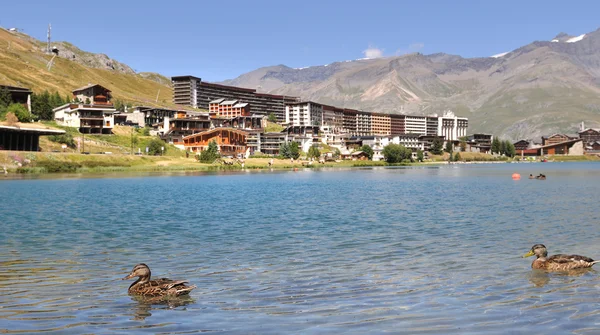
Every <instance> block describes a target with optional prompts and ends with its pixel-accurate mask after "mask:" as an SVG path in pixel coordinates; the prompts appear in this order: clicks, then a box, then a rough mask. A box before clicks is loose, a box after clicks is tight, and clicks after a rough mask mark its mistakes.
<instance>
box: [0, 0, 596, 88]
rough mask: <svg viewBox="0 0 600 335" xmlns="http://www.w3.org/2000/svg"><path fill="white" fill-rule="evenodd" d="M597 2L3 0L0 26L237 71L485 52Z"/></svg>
mask: <svg viewBox="0 0 600 335" xmlns="http://www.w3.org/2000/svg"><path fill="white" fill-rule="evenodd" d="M598 13H600V1H593V0H590V1H555V0H545V1H537V0H532V1H526V0H520V1H484V0H481V1H460V0H452V1H451V0H447V1H446V0H430V1H378V0H369V1H366V0H362V1H354V0H346V1H327V0H320V1H313V0H303V1H284V0H280V1H263V0H253V1H223V0H222V1H208V0H206V1H201V0H199V1H178V0H170V1H137V0H136V1H128V0H121V1H113V0H105V1H71V0H64V1H60V0H55V1H52V2H50V1H32V0H31V1H30V0H19V1H7V2H6V3H3V4H2V10H1V11H0V26H2V27H5V28H12V27H17V28H20V29H23V30H24V32H25V33H27V34H29V35H31V36H33V37H36V38H38V39H42V40H45V38H46V27H47V25H48V23H49V22H50V23H52V28H53V30H52V35H53V39H54V40H64V41H69V42H71V43H73V44H75V45H77V46H78V47H79V48H81V49H83V50H86V51H91V52H102V53H105V54H107V55H108V56H109V57H111V58H114V59H116V60H118V61H120V62H124V63H126V64H128V65H130V66H131V67H132V68H134V69H135V70H136V71H140V72H141V71H151V72H158V73H161V74H164V75H167V76H172V75H186V74H191V75H195V76H198V77H201V78H202V79H203V80H206V81H220V80H225V79H230V78H235V77H237V76H238V75H240V74H243V73H245V72H248V71H251V70H254V69H256V68H259V67H262V66H269V65H277V64H285V65H287V66H290V67H305V66H310V65H323V64H328V63H332V62H335V61H343V60H350V59H358V58H363V57H365V56H366V55H368V56H371V57H375V56H393V55H397V54H402V53H408V52H416V51H418V52H421V53H424V54H430V53H436V52H445V53H451V54H457V55H461V56H463V57H478V56H491V55H494V54H498V53H502V52H506V51H510V50H513V49H516V48H518V47H520V46H523V45H525V44H528V43H530V42H532V41H534V40H550V39H552V37H554V36H555V35H556V34H558V33H559V32H566V33H568V34H571V35H580V34H583V33H586V32H591V31H594V30H596V29H598V28H600V16H599V15H598Z"/></svg>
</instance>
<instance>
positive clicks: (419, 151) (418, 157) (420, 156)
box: [417, 149, 424, 162]
mask: <svg viewBox="0 0 600 335" xmlns="http://www.w3.org/2000/svg"><path fill="white" fill-rule="evenodd" d="M423 159H424V157H423V150H421V149H419V150H417V160H418V161H419V162H422V161H423Z"/></svg>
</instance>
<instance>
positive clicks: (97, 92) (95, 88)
mask: <svg viewBox="0 0 600 335" xmlns="http://www.w3.org/2000/svg"><path fill="white" fill-rule="evenodd" d="M111 97H112V96H111V93H110V90H109V89H107V88H106V87H104V86H101V85H98V84H95V85H93V84H90V85H86V86H83V87H80V88H78V89H75V90H73V99H75V100H79V101H81V102H82V103H85V102H86V100H89V102H90V104H91V105H110V106H112V103H111V102H110V99H111Z"/></svg>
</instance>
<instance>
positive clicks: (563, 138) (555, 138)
mask: <svg viewBox="0 0 600 335" xmlns="http://www.w3.org/2000/svg"><path fill="white" fill-rule="evenodd" d="M576 139H578V137H575V136H569V135H566V134H554V135H551V136H542V146H545V145H552V144H557V143H562V142H567V141H572V140H576Z"/></svg>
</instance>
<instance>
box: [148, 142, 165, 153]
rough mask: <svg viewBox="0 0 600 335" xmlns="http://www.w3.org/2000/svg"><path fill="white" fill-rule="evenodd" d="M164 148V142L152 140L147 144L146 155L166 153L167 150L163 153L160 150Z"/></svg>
mask: <svg viewBox="0 0 600 335" xmlns="http://www.w3.org/2000/svg"><path fill="white" fill-rule="evenodd" d="M163 147H165V142H163V141H162V140H161V139H160V138H154V139H152V141H150V143H148V154H149V155H154V156H156V155H160V154H161V153H163V152H166V151H167V148H165V150H164V151H163V150H162V148H163Z"/></svg>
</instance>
